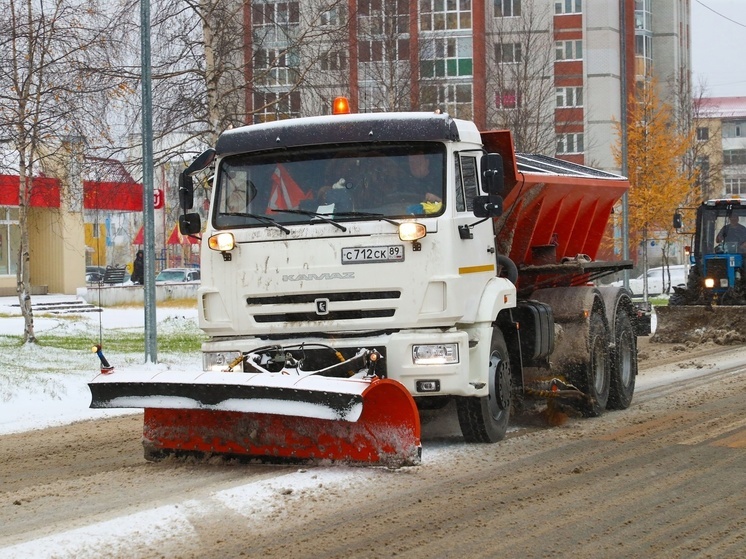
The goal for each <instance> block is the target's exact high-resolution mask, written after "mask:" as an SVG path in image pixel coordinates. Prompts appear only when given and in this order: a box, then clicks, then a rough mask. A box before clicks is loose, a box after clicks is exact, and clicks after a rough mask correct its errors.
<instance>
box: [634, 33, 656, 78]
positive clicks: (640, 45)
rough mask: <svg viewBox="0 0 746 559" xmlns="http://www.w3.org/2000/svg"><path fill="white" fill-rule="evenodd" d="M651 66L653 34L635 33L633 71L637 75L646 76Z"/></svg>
mask: <svg viewBox="0 0 746 559" xmlns="http://www.w3.org/2000/svg"><path fill="white" fill-rule="evenodd" d="M652 67H653V36H652V35H651V34H639V33H638V34H637V35H635V73H636V74H637V76H641V77H644V76H648V75H649V74H650V71H651V69H652Z"/></svg>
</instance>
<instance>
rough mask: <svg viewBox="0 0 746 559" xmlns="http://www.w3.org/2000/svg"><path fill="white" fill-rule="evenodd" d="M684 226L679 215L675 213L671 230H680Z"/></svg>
mask: <svg viewBox="0 0 746 559" xmlns="http://www.w3.org/2000/svg"><path fill="white" fill-rule="evenodd" d="M683 226H684V221H683V219H682V217H681V214H680V213H679V212H676V213H675V214H673V228H674V229H681V228H682V227H683Z"/></svg>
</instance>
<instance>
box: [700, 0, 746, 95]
mask: <svg viewBox="0 0 746 559" xmlns="http://www.w3.org/2000/svg"><path fill="white" fill-rule="evenodd" d="M691 5H692V83H693V85H694V88H695V91H696V90H697V87H698V85H699V84H700V82H702V81H703V80H704V81H705V82H706V89H705V97H746V0H691Z"/></svg>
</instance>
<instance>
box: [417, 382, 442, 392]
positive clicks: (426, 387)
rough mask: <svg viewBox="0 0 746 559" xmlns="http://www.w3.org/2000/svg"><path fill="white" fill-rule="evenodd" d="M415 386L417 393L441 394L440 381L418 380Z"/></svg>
mask: <svg viewBox="0 0 746 559" xmlns="http://www.w3.org/2000/svg"><path fill="white" fill-rule="evenodd" d="M415 385H416V387H417V392H440V381H439V380H418V381H417V382H416V383H415Z"/></svg>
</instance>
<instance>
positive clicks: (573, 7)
mask: <svg viewBox="0 0 746 559" xmlns="http://www.w3.org/2000/svg"><path fill="white" fill-rule="evenodd" d="M582 11H583V0H555V2H554V13H555V14H579V13H581V12H582Z"/></svg>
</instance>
